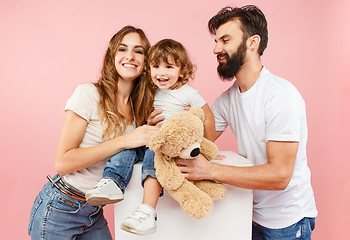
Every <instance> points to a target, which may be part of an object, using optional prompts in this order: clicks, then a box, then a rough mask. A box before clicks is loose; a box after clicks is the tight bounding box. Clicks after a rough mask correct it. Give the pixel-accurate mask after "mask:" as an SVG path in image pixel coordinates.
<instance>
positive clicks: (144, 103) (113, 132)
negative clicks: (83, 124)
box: [95, 26, 154, 139]
mask: <svg viewBox="0 0 350 240" xmlns="http://www.w3.org/2000/svg"><path fill="white" fill-rule="evenodd" d="M128 33H137V34H138V35H139V36H140V38H141V41H142V44H143V47H144V50H145V54H146V53H147V52H148V50H149V48H150V43H149V41H148V39H147V37H146V35H145V33H144V32H143V31H142V30H141V29H139V28H135V27H133V26H126V27H124V28H122V29H121V30H120V31H118V32H117V33H116V34H115V35H114V36H113V37H112V39H111V40H110V42H109V46H108V49H107V51H106V55H105V58H104V63H103V67H102V71H101V77H100V79H99V80H98V82H97V83H95V86H96V88H97V89H98V92H99V94H100V102H99V107H98V111H99V115H100V117H101V123H102V126H103V134H102V138H103V139H109V138H112V137H115V136H118V135H120V134H122V133H123V131H124V130H125V128H126V126H127V122H126V118H125V116H123V115H122V114H121V113H120V112H119V111H118V108H117V98H116V94H117V92H118V79H119V74H118V72H117V70H116V68H115V55H116V52H117V50H118V47H119V45H120V43H121V41H122V40H123V38H124V36H125V35H127V34H128ZM146 59H147V56H145V64H144V69H143V71H142V73H141V75H140V76H139V77H137V78H136V79H135V82H134V88H133V90H132V92H131V94H130V98H131V101H132V105H133V109H134V118H135V119H134V120H135V123H136V126H141V125H143V124H145V123H146V122H147V118H148V116H149V114H150V113H151V111H152V105H153V99H154V91H153V90H152V89H151V87H150V84H149V82H148V74H147V69H148V64H147V62H146Z"/></svg>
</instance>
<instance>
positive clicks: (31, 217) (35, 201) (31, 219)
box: [28, 194, 43, 235]
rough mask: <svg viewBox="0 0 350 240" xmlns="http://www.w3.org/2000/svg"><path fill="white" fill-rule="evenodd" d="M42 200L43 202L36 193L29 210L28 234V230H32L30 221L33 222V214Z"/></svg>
mask: <svg viewBox="0 0 350 240" xmlns="http://www.w3.org/2000/svg"><path fill="white" fill-rule="evenodd" d="M42 202H43V200H42V199H41V197H40V196H39V194H38V195H37V196H36V198H35V200H34V203H33V207H32V210H31V211H30V218H29V223H28V234H29V235H30V231H31V230H32V223H33V219H34V215H35V213H36V211H37V210H38V208H39V206H40V205H41V203H42Z"/></svg>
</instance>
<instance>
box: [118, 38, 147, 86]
mask: <svg viewBox="0 0 350 240" xmlns="http://www.w3.org/2000/svg"><path fill="white" fill-rule="evenodd" d="M144 64H145V49H144V47H143V44H142V41H141V38H140V36H139V35H138V34H137V33H135V32H132V33H128V34H126V35H125V36H124V38H123V40H122V41H121V42H120V44H119V46H118V48H117V52H116V54H115V68H116V69H117V72H118V74H119V76H120V79H123V80H135V79H136V78H137V77H138V76H140V75H141V73H142V70H143V67H144Z"/></svg>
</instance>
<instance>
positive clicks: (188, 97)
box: [153, 84, 206, 120]
mask: <svg viewBox="0 0 350 240" xmlns="http://www.w3.org/2000/svg"><path fill="white" fill-rule="evenodd" d="M205 104H206V101H205V100H204V99H203V98H202V97H201V96H200V95H199V93H198V91H197V90H195V89H193V88H192V87H190V86H188V85H187V84H185V85H183V86H181V87H180V88H178V89H173V90H169V89H165V90H157V92H156V94H155V95H154V103H153V107H154V110H157V109H162V110H163V112H162V115H164V116H165V120H166V119H168V118H169V117H171V116H173V115H174V114H176V113H179V112H182V111H183V109H184V107H186V106H191V107H203V106H204V105H205Z"/></svg>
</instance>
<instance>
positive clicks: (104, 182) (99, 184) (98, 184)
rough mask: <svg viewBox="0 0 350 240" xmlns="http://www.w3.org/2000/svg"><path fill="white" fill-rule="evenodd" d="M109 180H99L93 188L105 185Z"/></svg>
mask: <svg viewBox="0 0 350 240" xmlns="http://www.w3.org/2000/svg"><path fill="white" fill-rule="evenodd" d="M109 181H110V180H109V179H101V180H100V181H99V182H98V183H97V184H96V186H95V187H94V188H98V187H102V186H104V185H106V184H107V183H108V182H109Z"/></svg>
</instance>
